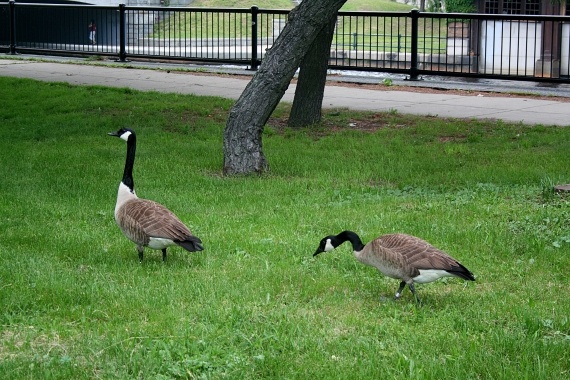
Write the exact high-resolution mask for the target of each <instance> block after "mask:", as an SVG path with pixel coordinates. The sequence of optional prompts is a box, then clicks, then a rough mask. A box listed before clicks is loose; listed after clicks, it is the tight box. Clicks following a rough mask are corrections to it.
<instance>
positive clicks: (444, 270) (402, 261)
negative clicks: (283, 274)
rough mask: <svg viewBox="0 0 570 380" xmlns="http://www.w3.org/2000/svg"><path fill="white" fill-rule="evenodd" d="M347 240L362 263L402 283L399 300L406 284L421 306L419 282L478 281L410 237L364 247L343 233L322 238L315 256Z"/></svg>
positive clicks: (388, 238)
mask: <svg viewBox="0 0 570 380" xmlns="http://www.w3.org/2000/svg"><path fill="white" fill-rule="evenodd" d="M345 241H350V243H351V244H352V249H353V250H354V256H355V257H356V259H357V260H358V261H360V262H361V263H363V264H366V265H370V266H373V267H375V268H376V269H378V270H379V271H380V272H382V273H383V274H384V275H385V276H388V277H391V278H395V279H398V280H401V282H400V287H399V288H398V291H397V292H396V296H395V297H394V299H396V300H397V299H399V298H400V297H401V296H402V291H403V290H404V287H405V286H406V284H408V287H409V288H410V290H411V292H412V294H413V295H414V297H415V298H416V302H418V303H419V302H420V300H419V298H418V295H417V294H416V289H415V287H414V283H415V282H417V283H419V284H423V283H427V282H432V281H435V280H437V279H439V278H441V277H452V276H455V277H459V278H462V279H464V280H469V281H475V277H473V274H472V273H471V272H470V271H469V270H468V269H467V268H465V267H464V266H463V265H461V263H460V262H459V261H457V260H455V259H454V258H453V257H451V256H449V255H448V254H447V253H445V252H443V251H441V250H439V249H437V248H435V247H434V246H433V245H431V244H429V243H428V242H426V241H424V240H422V239H420V238H417V237H415V236H410V235H406V234H390V235H383V236H380V237H378V238H376V239H374V240H372V241H371V242H369V243H368V244H366V245H364V244H363V243H362V240H360V237H359V236H358V235H357V234H356V233H354V232H352V231H343V232H341V233H340V234H338V235H336V236H334V235H331V236H327V237H325V238H324V239H322V240H321V242H320V244H319V248H317V251H316V252H315V253H314V254H313V257H314V256H317V255H318V254H319V253H321V252H329V251H332V250H333V249H335V248H336V247H338V246H339V245H341V244H342V243H344V242H345Z"/></svg>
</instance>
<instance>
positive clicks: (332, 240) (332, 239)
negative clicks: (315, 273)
mask: <svg viewBox="0 0 570 380" xmlns="http://www.w3.org/2000/svg"><path fill="white" fill-rule="evenodd" d="M341 244H342V242H341V241H339V239H338V238H337V237H336V236H334V235H330V236H327V237H325V238H323V239H322V240H321V242H320V243H319V248H317V250H316V251H315V253H313V257H315V256H317V255H318V254H319V253H323V252H329V251H332V250H333V249H335V248H336V247H338V246H339V245H341Z"/></svg>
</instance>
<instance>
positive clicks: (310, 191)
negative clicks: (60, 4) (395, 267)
mask: <svg viewBox="0 0 570 380" xmlns="http://www.w3.org/2000/svg"><path fill="white" fill-rule="evenodd" d="M0 98H1V99H2V107H1V108H0V121H1V128H0V162H1V163H2V165H0V178H1V180H0V378H2V379H24V378H35V379H39V378H43V379H92V378H105V379H109V378H120V379H125V378H144V379H166V378H173V379H186V378H188V379H192V378H213V379H219V378H231V379H258V378H289V379H307V378H314V379H333V378H334V379H337V378H343V379H363V378H372V377H376V378H412V379H434V378H437V379H459V378H462V379H515V378H516V379H565V378H567V377H568V374H569V371H570V364H569V363H570V321H569V320H568V318H569V317H568V316H569V315H570V303H569V302H568V294H569V291H570V285H569V281H568V268H569V267H570V231H569V230H570V210H569V207H568V206H569V205H568V198H567V197H562V196H560V195H557V194H555V193H553V192H552V187H551V186H552V184H554V183H567V182H570V178H569V172H568V151H569V149H570V143H569V142H570V129H568V128H558V127H549V126H533V127H530V126H523V125H520V124H505V123H502V122H499V121H474V120H471V121H470V120H449V119H438V118H433V117H428V118H423V117H408V116H403V115H399V114H397V113H393V112H392V113H385V114H368V113H352V112H348V111H346V110H328V111H327V112H326V113H325V117H324V121H323V123H322V124H321V125H319V126H316V127H314V128H311V129H307V130H299V131H297V130H289V129H284V128H282V127H280V125H282V123H281V121H282V118H284V117H286V115H287V112H288V106H286V105H283V106H281V107H280V108H279V109H278V110H277V111H276V113H275V115H274V117H273V118H272V120H271V122H270V125H269V126H268V127H267V128H266V133H265V135H264V150H265V153H266V155H267V157H268V159H269V162H270V165H271V172H270V173H268V174H267V175H263V176H252V177H237V178H224V177H223V176H222V175H221V166H222V148H221V146H222V131H223V127H224V124H225V120H226V117H227V114H228V110H229V107H230V106H231V101H229V100H224V99H219V98H199V97H193V96H182V95H174V94H163V93H156V92H148V93H140V92H136V91H132V90H128V89H109V88H103V87H74V86H71V85H67V84H57V83H40V82H35V81H32V80H24V79H12V78H0ZM120 127H131V128H134V129H135V130H136V131H137V133H138V137H139V138H138V141H139V146H138V152H137V161H136V163H135V173H134V174H135V184H136V186H137V192H138V194H139V196H141V197H147V198H151V199H154V200H157V201H159V202H161V203H163V204H165V205H166V206H168V207H169V208H171V209H172V210H173V211H174V212H176V213H177V214H178V216H179V217H180V218H181V219H182V220H183V221H185V222H186V223H187V224H188V225H189V226H190V228H191V229H192V230H193V231H194V233H195V234H196V235H197V236H199V237H201V238H202V239H203V241H204V246H205V251H203V252H201V253H196V254H188V253H186V252H185V251H183V250H182V249H178V248H173V249H171V250H170V254H169V258H168V260H167V262H166V263H163V262H162V260H161V254H160V252H156V251H152V250H149V251H148V253H147V254H146V257H145V260H144V261H143V263H142V264H140V263H139V262H138V257H137V253H136V250H135V247H134V245H133V244H132V243H130V242H129V241H127V239H126V238H124V237H123V236H122V235H121V233H120V231H119V229H118V228H117V226H116V225H115V222H114V220H113V208H114V204H115V196H116V189H117V186H118V183H119V181H120V178H121V175H122V168H123V164H124V155H125V144H124V143H123V142H122V141H121V140H118V139H115V138H109V137H108V136H106V134H107V132H110V131H114V130H117V129H118V128H120ZM343 229H352V230H354V231H356V232H358V233H359V234H361V236H362V238H363V240H365V241H368V240H370V239H373V238H375V237H376V236H378V235H380V234H384V233H390V232H396V231H399V232H406V233H410V234H414V235H417V236H420V237H422V238H424V239H427V240H428V241H430V242H432V243H433V244H435V245H436V246H438V247H441V248H442V249H444V250H446V251H448V252H450V253H451V254H452V255H453V256H454V257H456V258H457V259H459V260H460V261H461V262H462V263H463V264H465V265H466V266H467V267H468V268H469V269H470V270H471V271H473V272H474V273H475V275H476V277H477V282H475V283H465V282H462V281H460V280H457V279H448V280H447V281H439V282H436V283H433V284H428V285H423V286H419V288H418V292H419V295H420V297H422V300H423V303H424V305H423V307H421V308H418V307H416V306H415V304H414V302H413V297H412V296H411V294H410V293H409V291H407V290H406V291H405V293H404V296H403V299H402V300H400V301H399V302H393V301H381V299H380V296H388V297H390V296H392V295H393V294H394V292H395V290H396V288H397V285H398V283H397V281H395V280H392V279H388V278H385V277H383V276H381V275H380V274H379V273H378V272H377V271H376V270H375V269H373V268H370V267H365V266H363V265H361V264H360V263H358V262H357V261H356V260H355V259H354V258H353V257H352V254H351V249H350V247H349V246H343V247H341V248H339V249H338V250H337V251H335V252H334V253H328V254H322V255H321V256H319V257H318V258H317V259H314V258H313V257H312V253H313V252H314V250H315V249H316V247H317V245H318V242H319V240H320V239H321V238H322V237H324V236H325V235H328V234H331V233H338V232H340V231H341V230H343Z"/></svg>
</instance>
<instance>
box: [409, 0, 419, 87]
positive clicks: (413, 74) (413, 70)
mask: <svg viewBox="0 0 570 380" xmlns="http://www.w3.org/2000/svg"><path fill="white" fill-rule="evenodd" d="M410 14H411V16H412V56H411V62H410V77H409V78H408V80H420V78H419V77H418V70H419V69H418V34H419V33H418V19H419V18H420V11H418V10H417V9H412V11H411V12H410Z"/></svg>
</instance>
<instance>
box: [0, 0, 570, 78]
mask: <svg viewBox="0 0 570 380" xmlns="http://www.w3.org/2000/svg"><path fill="white" fill-rule="evenodd" d="M288 13H289V11H288V10H267V9H259V8H257V7H255V6H254V7H251V8H248V9H221V8H192V7H137V6H126V5H123V4H121V5H119V6H91V5H77V4H65V5H61V4H29V3H16V2H14V1H10V2H0V51H1V52H5V53H9V54H16V53H19V54H25V53H35V54H50V55H73V56H109V57H117V59H118V60H119V61H126V60H128V59H129V58H145V59H162V60H179V61H187V62H203V63H222V64H237V65H245V66H248V67H249V68H251V69H253V70H255V69H257V67H258V66H259V65H260V64H261V63H262V62H263V58H264V55H265V54H266V51H267V49H269V48H270V47H271V46H272V45H273V42H274V41H275V39H276V38H277V37H278V36H279V34H280V33H281V31H282V29H283V27H284V26H285V24H286V22H287V16H288ZM569 56H570V17H567V16H528V15H497V14H493V15H491V14H450V13H423V12H419V11H417V10H412V11H411V12H339V13H338V16H337V21H336V28H335V33H334V37H333V42H332V45H331V50H330V57H329V67H330V68H331V69H339V70H357V71H375V72H391V73H401V74H407V75H409V76H410V79H417V78H418V76H420V75H448V76H463V77H481V78H500V79H520V80H533V81H555V82H565V83H570V58H569Z"/></svg>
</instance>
